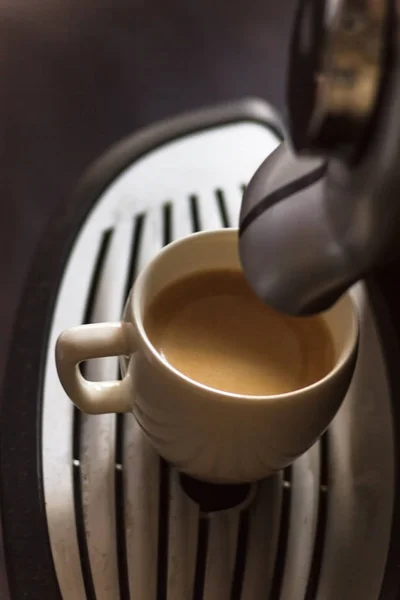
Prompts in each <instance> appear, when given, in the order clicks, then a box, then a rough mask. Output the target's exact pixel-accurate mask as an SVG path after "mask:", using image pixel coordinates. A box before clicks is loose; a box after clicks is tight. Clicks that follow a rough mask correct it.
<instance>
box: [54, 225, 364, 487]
mask: <svg viewBox="0 0 400 600" xmlns="http://www.w3.org/2000/svg"><path fill="white" fill-rule="evenodd" d="M237 235H238V232H237V230H236V229H225V230H220V231H211V232H204V233H198V234H194V235H191V236H189V237H187V238H184V239H182V240H179V241H177V242H174V243H172V244H170V245H169V246H167V247H166V248H164V249H163V250H162V251H161V252H160V253H159V254H158V255H157V256H156V257H155V258H154V259H153V260H152V261H151V262H150V263H149V265H148V266H147V267H146V268H145V269H144V270H143V271H142V272H141V273H140V275H139V276H138V278H137V280H136V282H135V284H134V287H133V289H132V291H131V293H130V296H129V299H128V301H127V304H126V308H125V311H124V316H123V320H122V321H121V322H117V323H98V324H94V325H82V326H79V327H76V328H73V329H69V330H67V331H64V332H63V333H62V334H61V335H60V337H59V339H58V341H57V347H56V363H57V369H58V374H59V377H60V381H61V383H62V385H63V387H64V389H65V391H66V393H67V394H68V396H69V397H70V398H71V400H72V401H73V402H74V403H75V404H76V406H77V407H78V408H80V409H81V410H82V411H84V412H86V413H90V414H99V413H109V412H126V411H133V413H134V415H135V417H136V419H137V421H138V423H139V425H140V426H141V428H142V430H143V431H144V432H145V434H146V435H147V436H148V438H149V439H150V441H151V443H152V444H153V446H154V447H155V448H156V450H157V451H158V452H159V454H160V455H161V456H163V457H164V458H165V459H166V460H167V461H169V462H171V463H173V464H174V465H175V466H176V467H177V468H178V469H180V470H181V471H184V472H186V473H188V474H190V475H192V476H194V477H198V478H200V479H203V480H206V481H209V482H216V483H240V482H251V481H256V480H258V479H261V478H263V477H266V476H268V475H270V474H271V473H273V472H274V471H277V470H278V469H281V468H282V467H285V466H287V465H288V464H290V463H291V462H293V461H294V460H295V459H296V458H297V457H298V456H300V455H301V454H302V453H303V452H305V451H306V450H307V449H308V448H310V446H311V445H312V444H313V443H314V442H315V441H316V440H317V438H318V437H319V436H320V435H321V434H322V433H323V432H324V430H325V429H326V428H327V427H328V425H329V423H330V422H331V420H332V419H333V417H334V416H335V414H336V412H337V410H338V409H339V407H340V405H341V403H342V400H343V399H344V397H345V394H346V392H347V389H348V386H349V383H350V380H351V377H352V374H353V370H354V366H355V362H356V356H357V346H358V319H357V313H356V310H355V307H354V304H353V302H352V300H351V298H350V296H349V295H347V294H346V295H344V296H343V297H342V298H341V299H340V300H339V301H338V302H337V303H336V304H335V306H334V307H333V308H332V309H330V310H329V311H327V312H326V313H323V314H322V317H323V318H324V319H325V322H326V323H327V325H328V327H329V330H330V331H331V334H332V339H333V342H334V348H335V357H336V361H335V366H334V368H333V369H332V370H331V371H330V373H329V374H328V375H327V376H326V377H324V378H323V379H321V380H320V381H317V382H316V383H314V384H312V385H310V386H308V387H306V388H303V389H300V390H297V391H294V392H292V393H286V394H281V395H277V396H268V395H265V396H244V395H238V394H231V393H226V392H222V391H219V390H215V389H211V388H208V387H206V386H204V385H202V384H201V383H199V382H195V381H193V380H191V379H189V378H188V377H186V376H185V375H183V374H182V373H180V372H179V371H177V370H176V369H175V368H173V367H172V366H170V365H169V364H167V363H166V362H165V361H164V360H163V359H162V358H161V357H160V355H159V354H158V353H157V351H156V349H155V348H154V347H153V346H152V343H151V340H150V339H149V338H148V336H147V334H146V330H145V328H144V324H143V321H144V315H145V313H146V309H147V307H148V306H149V303H150V302H151V300H152V299H153V298H154V297H155V296H156V295H157V294H158V293H159V292H160V291H161V290H163V289H164V288H165V287H166V286H167V285H169V284H170V283H171V282H173V281H176V280H177V279H181V278H182V277H185V276H186V275H189V274H192V273H195V272H198V271H204V270H207V269H218V268H240V262H239V256H238V240H237ZM243 318H245V315H244V317H243ZM193 343H195V341H194V342H193ZM105 356H120V357H121V366H122V372H123V378H122V380H121V381H110V382H103V381H102V382H90V381H87V380H86V379H84V378H83V377H82V375H81V373H80V370H79V368H78V365H79V363H80V362H82V361H85V360H88V359H92V358H99V357H105Z"/></svg>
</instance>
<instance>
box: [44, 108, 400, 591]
mask: <svg viewBox="0 0 400 600" xmlns="http://www.w3.org/2000/svg"><path fill="white" fill-rule="evenodd" d="M228 113H229V114H230V115H231V116H230V117H229V118H228V117H227V116H224V115H225V112H224V109H220V108H219V109H217V110H215V111H212V110H211V111H209V112H207V111H205V112H203V113H201V114H200V115H191V116H190V117H185V118H183V119H177V120H176V121H174V122H172V123H169V124H167V125H166V124H163V125H161V126H157V127H155V128H153V129H151V130H149V131H148V132H144V133H141V134H138V136H136V137H134V138H132V140H129V141H128V142H125V143H124V144H122V145H121V147H119V148H117V149H115V150H114V151H112V152H111V153H110V155H109V156H107V157H105V158H103V159H102V160H101V161H100V163H99V164H98V165H97V166H95V168H94V169H93V171H92V172H91V173H90V174H89V175H88V176H87V178H86V179H85V181H84V182H83V184H82V185H81V187H80V189H79V191H78V193H77V196H76V197H75V198H79V199H80V201H82V198H86V201H89V199H90V201H91V202H92V204H93V205H92V208H91V210H90V211H89V212H88V214H87V216H86V219H85V221H84V222H83V224H82V226H81V228H80V230H79V233H78V235H77V237H76V239H75V241H74V244H73V247H72V250H71V252H70V254H69V257H68V261H67V264H66V266H65V271H64V274H63V277H62V281H61V284H60V287H59V289H58V294H57V300H56V304H55V308H54V314H53V318H52V323H51V330H50V339H49V344H48V354H47V362H46V366H45V379H44V391H43V414H42V449H43V453H42V469H43V485H44V495H45V501H46V518H47V525H48V532H49V540H50V546H51V552H52V557H53V561H54V567H55V571H56V575H57V579H58V584H59V587H60V591H61V595H62V597H63V599H64V600H81V599H82V600H84V599H86V598H87V599H89V600H92V599H95V598H96V599H101V600H107V599H109V600H115V599H116V598H122V599H128V598H131V599H132V600H155V599H160V600H161V599H166V600H191V599H196V600H197V599H198V600H200V599H203V600H217V599H218V600H224V599H227V600H228V599H238V600H239V599H241V600H261V599H262V600H266V599H267V600H268V599H269V600H339V599H340V600H358V599H359V600H377V599H378V597H379V590H380V587H381V584H382V578H383V573H384V569H385V564H386V555H387V551H388V546H389V537H390V526H391V515H392V508H393V493H394V492H393V452H394V451H393V437H392V426H391V410H390V396H389V389H388V383H387V379H386V373H385V368H384V360H383V352H382V349H381V346H380V341H379V338H378V335H377V332H376V328H375V324H374V321H373V318H372V314H371V311H370V307H369V300H368V294H367V291H366V289H365V287H364V285H363V284H360V285H358V286H357V287H356V288H355V289H354V290H353V292H352V293H353V295H354V298H355V300H356V302H357V304H358V306H359V309H360V318H361V351H360V357H359V361H358V365H357V370H356V374H355V377H354V381H353V383H352V386H351V389H350V391H349V394H348V397H347V399H346V401H345V403H344V405H343V408H342V409H341V411H340V413H339V415H338V416H337V418H336V419H335V422H334V424H333V425H332V427H331V428H330V430H329V431H328V432H327V433H326V434H325V435H324V436H323V437H322V439H321V440H320V441H319V442H318V443H317V444H316V445H315V446H314V447H313V448H312V449H311V450H310V451H309V452H307V453H306V454H304V455H303V456H302V457H301V458H300V459H299V460H297V461H296V463H295V464H294V465H293V466H292V467H290V468H288V469H286V470H285V471H284V472H282V473H279V474H276V475H275V476H274V477H271V478H269V479H267V480H265V481H261V482H259V483H258V484H257V485H253V486H233V487H230V488H229V487H220V486H209V485H206V484H204V483H201V482H197V481H195V480H193V479H191V478H188V477H186V476H182V475H180V474H179V473H177V472H176V470H174V469H173V468H170V467H169V466H168V465H167V464H166V463H165V462H164V461H163V460H161V459H160V458H159V457H158V456H157V455H156V454H155V452H154V451H153V449H152V447H151V446H150V445H149V444H148V442H147V440H146V438H145V437H144V435H143V434H142V432H141V430H140V428H139V426H138V424H137V423H136V422H135V420H134V418H133V416H132V415H119V416H115V415H101V416H86V415H83V414H81V413H80V412H78V411H77V410H75V409H74V408H73V406H72V404H71V403H70V401H69V400H68V398H67V397H66V395H65V393H64V392H63V390H62V388H61V386H60V384H59V381H58V378H57V374H56V370H55V364H54V356H53V355H54V346H55V341H56V339H57V336H58V334H59V333H60V331H61V330H63V329H65V328H68V327H71V326H74V325H77V324H79V323H82V322H100V321H106V320H118V319H119V318H120V315H121V312H122V309H123V306H124V303H125V300H126V296H127V293H128V291H129V289H130V286H131V284H132V282H133V281H134V278H135V276H136V275H137V273H138V272H139V271H140V270H141V269H142V268H143V267H144V266H145V264H147V262H148V261H149V260H150V259H151V258H152V257H153V256H154V255H155V254H156V253H157V252H158V251H159V250H160V249H161V248H162V247H163V246H164V245H165V244H168V243H169V242H170V241H171V240H174V239H178V238H180V237H183V236H185V235H188V234H190V233H191V232H193V231H198V230H206V229H216V228H220V227H225V226H235V225H236V224H237V223H238V214H239V209H240V202H241V196H242V193H243V188H244V186H245V185H246V183H247V182H248V181H249V179H250V177H251V175H252V174H253V173H254V171H255V170H256V169H257V167H258V166H259V165H260V163H261V161H262V160H263V159H264V158H265V157H266V156H267V155H268V154H269V153H270V152H272V151H273V150H274V148H275V147H276V146H277V145H278V144H279V137H278V135H277V134H276V126H275V123H274V121H273V119H272V117H271V112H270V111H269V109H268V107H266V106H265V105H260V104H255V105H253V104H250V105H243V106H242V107H241V108H240V109H239V108H236V109H235V110H234V111H233V112H232V110H231V109H230V110H229V111H228V112H227V113H226V114H228ZM233 114H236V116H235V117H234V116H232V115H233ZM85 370H86V376H87V377H88V378H89V379H91V378H93V379H95V380H96V379H104V380H106V379H115V377H117V375H118V364H117V360H116V359H114V358H108V359H101V360H98V361H93V362H89V363H87V365H86V366H85Z"/></svg>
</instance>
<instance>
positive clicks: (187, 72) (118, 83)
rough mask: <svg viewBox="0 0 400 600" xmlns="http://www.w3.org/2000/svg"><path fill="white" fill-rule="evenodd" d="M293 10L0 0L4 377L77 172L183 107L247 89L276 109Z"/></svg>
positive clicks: (202, 1) (227, 4) (250, 4)
mask: <svg viewBox="0 0 400 600" xmlns="http://www.w3.org/2000/svg"><path fill="white" fill-rule="evenodd" d="M294 6H295V0H240V1H239V0H214V1H211V0H196V1H195V0H129V1H128V0H113V1H111V0H0V273H1V280H0V281H1V290H0V379H1V371H2V368H3V366H4V357H5V356H6V348H7V340H8V339H9V335H10V331H11V325H12V320H13V316H14V312H15V309H16V306H17V303H18V299H19V295H20V293H21V287H22V285H23V281H24V276H25V274H26V270H27V268H28V266H29V263H30V260H31V258H32V254H33V252H34V250H35V246H36V244H37V241H38V239H39V237H40V235H41V232H42V231H43V229H44V225H45V223H46V221H47V219H48V218H49V216H50V215H51V213H53V212H54V211H56V210H57V206H60V204H61V203H62V202H68V196H69V194H70V192H71V189H72V188H73V186H74V185H75V183H76V181H77V179H78V178H79V176H80V175H81V173H82V171H83V170H84V169H85V168H86V167H87V166H88V164H89V163H90V162H91V161H92V160H94V159H95V158H96V157H97V156H98V155H99V154H101V153H102V152H104V151H105V150H106V149H107V147H108V146H110V144H112V143H113V142H115V141H117V140H118V139H120V138H121V137H123V136H126V135H128V134H130V133H132V132H134V131H135V130H137V129H138V128H140V127H142V126H145V125H147V124H149V123H152V122H153V121H155V120H157V119H162V118H165V117H168V116H170V115H174V114H177V113H180V112H182V111H184V110H187V109H191V108H195V107H200V106H203V105H205V104H212V103H215V102H220V101H224V100H229V99H232V98H241V97H244V96H249V95H250V96H259V97H262V98H266V99H268V100H269V101H270V102H272V103H273V104H275V105H276V106H278V107H282V104H283V98H284V77H285V72H284V71H285V59H286V53H287V43H288V39H287V38H288V32H289V30H290V27H291V22H292V18H293V9H294ZM26 318H27V319H29V315H26Z"/></svg>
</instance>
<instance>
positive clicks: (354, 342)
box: [127, 227, 360, 402]
mask: <svg viewBox="0 0 400 600" xmlns="http://www.w3.org/2000/svg"><path fill="white" fill-rule="evenodd" d="M238 232H239V230H238V228H235V227H229V228H228V227H227V228H224V229H216V230H211V231H200V232H196V233H192V234H190V235H188V236H186V237H184V238H180V239H179V240H175V241H173V242H171V243H170V244H168V246H165V247H164V248H162V249H161V250H160V252H158V253H157V255H156V256H155V257H154V258H153V259H152V260H151V261H150V262H149V263H148V265H147V266H146V267H145V268H144V269H143V271H141V273H139V275H138V277H137V279H136V281H135V283H134V286H133V288H132V289H135V290H136V291H135V292H134V293H131V295H130V297H129V298H128V302H127V309H128V312H129V315H130V321H131V322H132V323H133V324H134V327H135V330H136V332H137V333H138V334H139V337H140V339H141V340H142V342H143V343H144V345H145V348H146V350H147V352H148V353H149V354H150V355H151V357H152V358H153V359H154V361H155V364H156V365H157V367H158V368H159V369H160V370H161V371H163V372H164V373H166V374H167V375H168V376H169V377H170V378H172V379H174V380H175V381H176V380H177V379H178V380H179V381H180V382H181V383H182V384H184V385H185V386H187V387H189V388H191V390H192V391H193V389H195V390H196V391H198V392H199V393H200V394H201V395H203V396H204V395H205V396H207V397H210V396H213V397H215V396H218V398H220V399H221V400H226V401H229V402H232V401H236V402H241V401H243V400H244V401H246V402H248V401H250V402H251V401H253V402H260V401H275V400H279V401H282V400H293V399H295V398H296V397H299V396H302V395H304V394H305V393H308V392H310V391H313V390H315V389H317V387H319V386H320V385H321V384H324V383H326V382H328V381H329V380H331V379H333V378H334V377H335V376H336V374H337V373H338V372H339V371H341V369H343V367H344V366H345V365H346V364H347V362H348V361H349V360H350V359H351V357H352V355H353V354H354V352H355V351H356V350H357V346H358V340H359V331H360V327H359V317H358V312H357V309H356V306H355V303H354V300H353V299H352V298H351V296H350V293H349V292H345V293H344V294H343V295H342V296H341V297H340V298H339V299H338V300H337V301H336V302H335V304H334V305H333V306H332V307H331V308H330V309H328V311H323V312H321V313H319V314H322V315H323V314H325V313H326V312H329V310H332V308H333V307H334V306H336V305H337V304H338V303H339V302H342V301H343V299H346V300H347V301H348V304H349V307H350V310H351V321H352V324H351V332H350V337H349V339H348V340H347V341H346V344H345V348H344V350H343V351H342V352H341V355H340V358H339V360H338V361H337V362H336V363H335V366H334V367H333V368H332V369H331V370H330V371H329V372H328V373H327V374H326V375H325V376H324V377H322V378H321V379H318V380H317V381H315V382H313V383H311V384H310V385H308V386H306V387H302V388H299V389H298V390H294V391H292V392H285V393H283V394H265V395H257V396H255V395H251V394H235V393H234V392H226V391H223V390H219V389H217V388H212V387H209V386H207V385H205V384H203V383H200V382H198V381H196V380H194V379H191V378H190V377H188V376H187V375H185V374H184V373H182V372H181V371H179V370H178V369H176V368H175V367H174V366H172V365H171V364H169V363H168V362H167V361H165V360H163V359H162V357H161V356H160V354H159V353H158V352H157V350H156V349H155V348H154V346H153V344H152V343H151V340H150V338H149V337H148V335H147V332H146V329H145V327H144V323H143V318H142V315H141V311H140V298H141V295H142V288H143V286H144V284H145V281H146V279H147V277H148V276H149V272H150V270H151V268H152V267H154V265H155V264H156V263H158V262H160V261H161V260H163V258H164V257H165V256H166V255H167V254H169V253H171V252H175V251H176V249H177V248H179V247H180V246H183V245H186V244H187V243H192V242H193V240H195V239H199V238H207V237H215V236H217V235H218V236H222V237H224V236H227V237H232V235H233V234H235V233H236V234H237V233H238ZM137 315H140V318H137Z"/></svg>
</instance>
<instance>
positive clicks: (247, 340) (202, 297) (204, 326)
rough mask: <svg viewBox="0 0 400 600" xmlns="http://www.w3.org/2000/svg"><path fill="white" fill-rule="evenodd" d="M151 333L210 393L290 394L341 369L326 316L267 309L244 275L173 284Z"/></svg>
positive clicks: (155, 307)
mask: <svg viewBox="0 0 400 600" xmlns="http://www.w3.org/2000/svg"><path fill="white" fill-rule="evenodd" d="M144 327H145V330H146V333H147V335H148V336H149V339H150V341H151V343H152V344H153V346H154V348H155V349H156V350H157V352H158V353H159V354H160V356H161V357H162V358H163V359H164V360H165V361H166V362H167V363H168V364H169V365H170V366H171V367H173V368H174V369H176V370H177V371H179V372H180V373H182V374H183V375H185V376H186V377H189V378H190V379H192V380H193V381H197V382H199V383H201V384H203V385H205V386H207V387H210V388H213V389H217V390H220V391H223V392H229V393H232V394H243V395H251V396H263V395H277V394H286V393H288V392H293V391H295V390H300V389H302V388H304V387H307V386H309V385H311V384H313V383H315V382H316V381H318V380H320V379H322V378H323V377H325V375H327V374H328V373H329V371H330V370H331V369H332V367H333V365H334V360H335V359H334V348H333V342H332V338H331V335H330V333H329V329H328V327H327V326H326V324H325V322H324V321H323V319H322V318H321V317H320V316H313V317H307V318H295V317H290V316H286V315H284V314H281V313H279V312H277V311H276V310H274V309H273V308H270V307H268V306H266V305H265V304H264V303H263V302H262V301H261V300H260V299H259V298H258V297H257V296H256V295H255V294H254V292H253V291H252V290H251V289H250V287H249V285H248V283H247V281H246V279H245V277H244V275H243V273H242V271H241V270H239V269H236V270H235V269H210V270H207V271H202V272H200V273H195V274H191V275H188V276H186V277H184V278H182V279H178V280H177V281H175V282H173V283H171V284H169V285H168V286H167V287H166V288H165V289H164V290H162V291H161V292H160V293H159V294H157V296H156V297H155V298H154V299H153V301H152V302H151V304H150V306H149V308H148V309H147V311H146V313H145V319H144Z"/></svg>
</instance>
